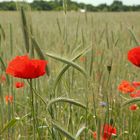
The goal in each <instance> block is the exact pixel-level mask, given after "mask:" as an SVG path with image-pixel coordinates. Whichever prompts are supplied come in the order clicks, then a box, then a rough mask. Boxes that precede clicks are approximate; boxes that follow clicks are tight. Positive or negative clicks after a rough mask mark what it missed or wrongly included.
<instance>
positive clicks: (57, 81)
mask: <svg viewBox="0 0 140 140" xmlns="http://www.w3.org/2000/svg"><path fill="white" fill-rule="evenodd" d="M89 50H91V48H86V49H84V50H83V51H82V52H80V53H79V54H77V55H76V56H75V57H74V58H73V59H72V60H71V61H76V60H77V59H78V58H79V57H80V56H82V55H83V54H86V53H87V52H89ZM70 66H71V65H65V66H64V67H63V68H62V69H61V70H60V72H59V73H58V75H57V78H56V80H55V84H54V91H55V89H56V86H57V84H58V83H59V81H60V79H61V77H62V76H63V74H64V73H65V72H66V71H67V69H68V68H69V67H70Z"/></svg>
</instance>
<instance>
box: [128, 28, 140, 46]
mask: <svg viewBox="0 0 140 140" xmlns="http://www.w3.org/2000/svg"><path fill="white" fill-rule="evenodd" d="M128 31H129V32H130V34H131V36H132V39H133V40H134V42H135V44H136V45H137V46H139V45H140V43H139V41H138V39H137V38H136V35H135V34H134V32H133V31H132V30H131V29H128Z"/></svg>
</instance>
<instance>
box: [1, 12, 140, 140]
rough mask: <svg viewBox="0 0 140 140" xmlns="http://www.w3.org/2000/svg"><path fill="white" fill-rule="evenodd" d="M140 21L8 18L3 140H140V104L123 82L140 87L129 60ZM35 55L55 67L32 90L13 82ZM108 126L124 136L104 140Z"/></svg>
mask: <svg viewBox="0 0 140 140" xmlns="http://www.w3.org/2000/svg"><path fill="white" fill-rule="evenodd" d="M139 19H140V14H139V12H125V13H123V12H118V13H105V12H104V13H80V12H66V13H65V12H42V11H40V12H39V11H38V12H24V11H22V12H20V11H18V12H0V75H1V77H2V76H5V77H6V79H4V80H3V79H2V78H1V83H0V139H1V140H33V139H34V140H35V139H38V140H94V139H95V138H94V137H93V132H95V131H96V132H97V138H96V139H97V140H100V139H101V140H140V133H139V132H140V123H139V121H140V118H139V115H140V112H139V109H137V110H131V109H129V106H130V105H131V103H134V102H137V101H138V100H140V99H131V98H130V96H129V95H127V94H123V93H121V92H120V91H119V90H118V86H119V84H120V83H121V81H122V80H127V81H130V82H133V81H139V76H140V73H139V71H140V69H139V68H138V67H135V66H134V65H132V64H130V62H129V61H128V60H127V52H128V50H130V49H131V48H133V47H135V46H138V45H139V44H140V41H139V40H140V20H139ZM27 54H28V55H30V56H31V57H32V58H35V59H46V60H47V61H48V64H47V70H46V71H47V72H46V73H47V74H45V75H44V76H41V77H39V78H36V79H33V80H32V84H31V83H30V81H29V80H26V79H20V78H15V77H12V76H10V75H7V74H5V70H6V67H7V66H8V63H9V62H10V61H11V60H12V59H13V58H15V57H16V56H22V55H27ZM17 81H18V82H21V81H22V82H24V86H23V87H22V88H16V87H15V82H17ZM31 92H32V95H33V96H34V98H32V97H31ZM7 95H8V96H9V95H11V96H12V97H13V99H12V101H11V100H10V99H8V100H7V101H5V97H6V96H7ZM138 103H139V102H137V105H138V106H139V104H138ZM104 124H110V125H112V126H113V127H115V128H116V130H117V134H116V135H115V136H112V137H110V138H109V139H102V136H101V135H100V133H101V132H100V131H101V128H102V126H103V125H104Z"/></svg>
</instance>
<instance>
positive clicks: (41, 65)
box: [6, 55, 47, 79]
mask: <svg viewBox="0 0 140 140" xmlns="http://www.w3.org/2000/svg"><path fill="white" fill-rule="evenodd" d="M46 65H47V61H45V60H36V59H30V58H29V57H28V56H27V55H25V56H17V57H16V58H14V59H13V60H12V61H11V62H10V63H9V65H8V67H7V69H6V73H7V74H10V75H12V76H14V77H17V78H23V79H32V78H38V77H39V76H43V75H44V74H45V68H46Z"/></svg>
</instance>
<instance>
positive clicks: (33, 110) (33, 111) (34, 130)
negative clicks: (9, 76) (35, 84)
mask: <svg viewBox="0 0 140 140" xmlns="http://www.w3.org/2000/svg"><path fill="white" fill-rule="evenodd" d="M30 92H31V111H32V117H33V139H34V140H36V135H35V133H36V119H35V109H34V93H33V90H32V79H30Z"/></svg>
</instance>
